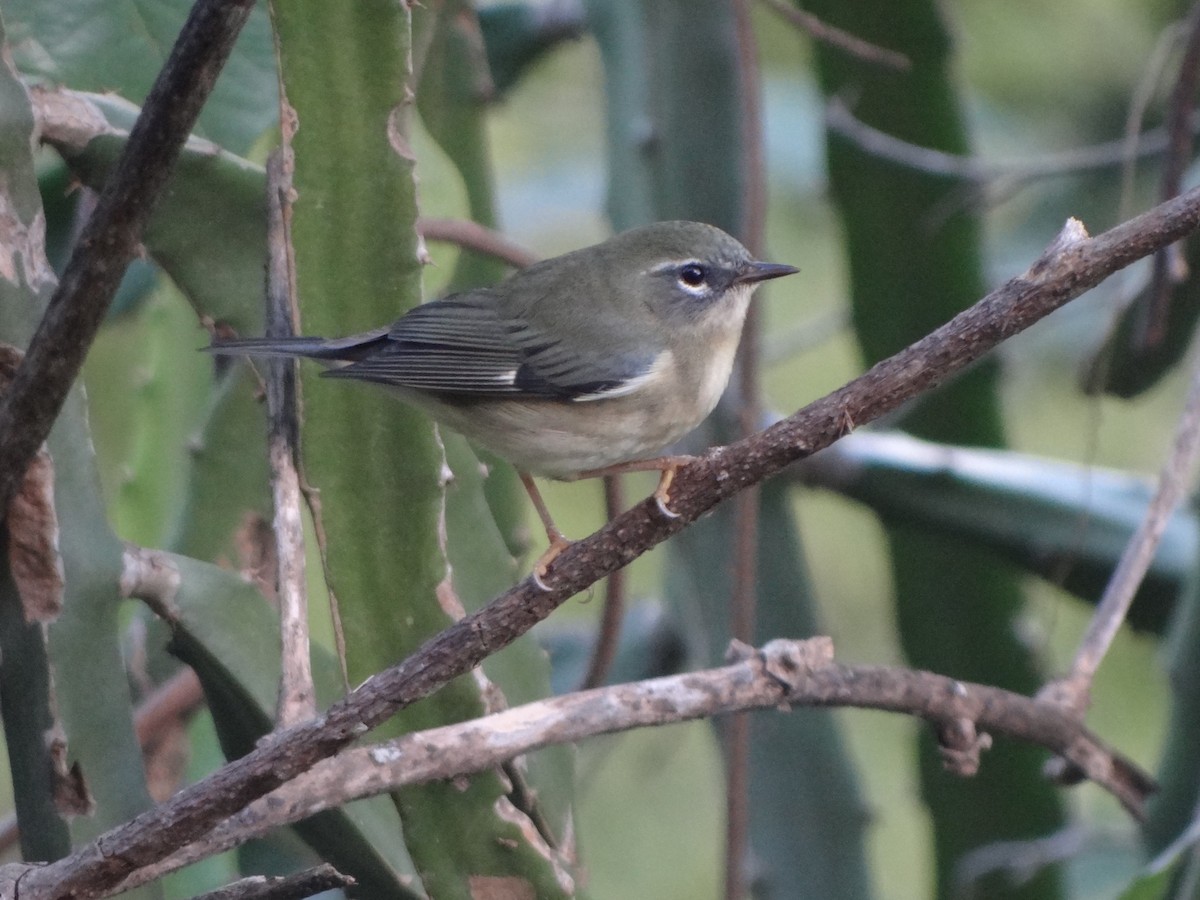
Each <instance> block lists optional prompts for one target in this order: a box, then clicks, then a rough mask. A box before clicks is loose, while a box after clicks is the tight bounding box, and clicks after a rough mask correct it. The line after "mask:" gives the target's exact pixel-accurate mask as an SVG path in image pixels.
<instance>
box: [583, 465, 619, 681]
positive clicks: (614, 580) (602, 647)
mask: <svg viewBox="0 0 1200 900" xmlns="http://www.w3.org/2000/svg"><path fill="white" fill-rule="evenodd" d="M621 488H622V484H621V476H620V475H606V476H605V477H604V512H605V521H608V522H611V521H612V520H613V519H615V518H616V517H617V516H619V515H620V514H621V513H622V511H624V509H625V492H624V491H623V490H622V489H621ZM625 591H626V579H625V570H624V569H617V571H615V572H613V573H612V574H611V575H609V576H608V580H607V581H605V582H604V609H603V610H602V611H601V615H600V624H599V625H598V626H597V627H596V643H595V645H594V646H593V647H592V658H591V661H590V662H589V663H588V669H587V674H586V675H584V676H583V681H582V682H581V683H580V685H579V689H580V690H581V691H586V690H590V689H592V688H598V687H600V686H601V685H602V684H604V682H605V681H606V680H607V679H608V670H609V669H611V668H612V664H613V660H614V659H615V658H616V656H617V646H618V644H619V643H620V641H621V622H622V620H623V619H624V618H625Z"/></svg>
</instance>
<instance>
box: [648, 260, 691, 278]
mask: <svg viewBox="0 0 1200 900" xmlns="http://www.w3.org/2000/svg"><path fill="white" fill-rule="evenodd" d="M702 265H704V262H703V261H702V260H699V259H694V258H691V259H672V260H668V261H667V262H664V263H659V264H658V265H657V266H655V267H654V268H653V269H647V270H646V271H647V273H648V274H650V275H658V274H660V273H661V272H671V271H673V270H675V269H682V268H683V267H684V266H702Z"/></svg>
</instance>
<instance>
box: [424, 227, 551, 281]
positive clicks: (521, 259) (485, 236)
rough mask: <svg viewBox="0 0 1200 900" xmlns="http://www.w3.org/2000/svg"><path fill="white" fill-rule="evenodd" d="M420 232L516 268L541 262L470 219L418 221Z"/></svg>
mask: <svg viewBox="0 0 1200 900" xmlns="http://www.w3.org/2000/svg"><path fill="white" fill-rule="evenodd" d="M417 231H418V232H420V234H421V236H422V237H423V238H425V239H426V240H427V241H442V242H443V243H447V244H456V245H457V246H459V247H462V248H463V249H465V250H472V251H474V252H475V253H482V254H484V255H486V256H494V257H496V259H498V260H501V261H502V262H506V263H508V264H509V265H510V266H512V267H513V268H516V269H523V268H525V267H526V266H532V265H533V264H534V263H535V262H537V261H538V256H537V254H536V253H532V252H530V251H529V250H526V249H525V248H524V247H522V246H521V245H520V244H517V243H514V242H513V241H510V240H509V239H508V238H506V237H505V236H504V235H502V234H500V233H499V232H498V231H494V230H493V229H491V228H488V227H486V226H484V225H480V224H479V223H478V222H472V221H471V220H470V219H417Z"/></svg>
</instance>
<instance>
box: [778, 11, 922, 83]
mask: <svg viewBox="0 0 1200 900" xmlns="http://www.w3.org/2000/svg"><path fill="white" fill-rule="evenodd" d="M763 3H765V4H766V5H767V6H768V7H769V8H770V9H772V10H773V11H775V12H776V13H778V14H779V15H780V16H782V17H783V18H784V19H786V20H787V21H789V22H791V23H792V24H793V25H795V26H796V27H797V28H799V29H801V30H803V31H804V33H805V34H807V35H808V36H809V37H811V38H812V39H813V40H815V41H821V42H822V43H825V44H828V45H829V46H831V47H837V48H838V49H839V50H843V51H845V52H846V53H849V54H850V55H851V56H855V57H857V58H859V59H861V60H863V61H865V62H870V63H877V64H878V65H881V66H887V67H888V68H891V69H895V70H897V71H898V72H907V71H908V70H909V69H911V68H912V61H911V60H910V59H909V58H908V57H907V56H905V55H904V54H903V53H900V52H899V51H897V50H889V49H888V48H887V47H880V46H879V45H878V44H872V43H871V42H870V41H865V40H863V39H862V38H860V37H859V36H858V35H855V34H851V33H850V32H848V31H843V30H842V29H841V28H837V27H835V26H833V25H830V24H829V23H828V22H823V21H821V19H819V18H817V17H816V16H814V15H813V14H812V13H810V12H806V11H805V10H803V9H800V8H799V7H798V6H793V5H791V4H790V3H787V2H786V0H763Z"/></svg>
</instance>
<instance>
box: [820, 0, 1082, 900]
mask: <svg viewBox="0 0 1200 900" xmlns="http://www.w3.org/2000/svg"><path fill="white" fill-rule="evenodd" d="M802 5H803V6H804V7H805V8H806V9H808V10H809V11H810V12H812V13H814V14H815V15H816V16H817V17H818V18H820V19H821V20H822V21H823V22H825V23H828V24H829V25H832V26H834V27H837V28H840V29H843V30H844V31H846V32H848V33H850V34H853V35H855V36H856V37H859V38H862V39H864V40H866V41H868V42H870V43H872V44H875V45H878V46H882V47H885V48H888V49H890V50H894V51H898V52H900V53H903V54H904V55H905V56H906V57H907V58H908V60H909V63H910V67H909V68H908V69H907V70H906V71H903V72H900V71H897V70H895V69H893V68H890V67H887V66H882V65H879V64H877V63H876V62H874V61H866V60H863V59H861V58H859V57H856V56H854V55H852V54H849V53H846V52H844V51H843V50H842V49H841V48H837V47H833V46H831V45H829V44H827V43H824V42H818V43H817V44H816V45H815V58H816V64H817V65H816V71H817V74H818V77H819V79H820V82H821V90H822V92H823V94H824V96H825V98H826V99H827V100H833V99H835V98H837V99H840V100H842V101H843V102H846V100H847V98H850V97H852V98H853V101H852V102H853V109H854V114H855V116H856V117H857V118H859V119H860V120H861V121H863V122H864V123H866V124H867V125H869V126H871V127H873V128H876V129H879V130H881V131H883V132H885V133H886V134H889V135H892V136H894V137H896V138H898V139H900V140H903V141H907V142H909V143H912V144H915V145H918V146H921V147H930V148H933V149H936V150H940V151H943V152H948V153H955V154H969V152H970V139H969V135H968V132H967V127H966V121H965V119H966V116H965V113H964V104H963V103H962V101H961V100H960V97H959V88H958V81H957V80H956V67H955V63H956V62H957V60H956V59H955V58H954V55H953V52H954V49H955V46H954V44H953V42H952V40H951V35H950V29H949V28H948V23H947V20H946V13H947V10H948V8H947V7H946V6H944V5H943V4H939V3H937V2H935V0H901V2H895V0H867V2H859V3H851V4H847V3H839V2H836V0H807V2H804V3H803V4H802ZM826 147H827V159H828V167H829V179H830V189H831V192H832V195H833V198H834V201H835V203H836V205H837V211H838V214H839V217H840V221H841V224H842V227H843V230H844V234H845V243H846V252H847V255H848V275H847V277H848V279H849V283H850V285H851V288H852V290H851V301H852V318H853V323H854V327H855V333H856V336H857V338H858V341H859V345H860V347H861V349H862V356H863V360H864V363H865V364H867V365H870V364H872V363H874V362H876V361H877V360H880V359H882V358H884V357H886V356H888V355H890V354H892V353H894V352H896V351H897V350H899V349H901V348H902V347H905V346H907V345H908V344H910V343H912V342H913V341H915V340H917V339H919V338H921V337H923V336H924V335H925V334H927V333H928V332H930V331H931V330H933V329H934V328H935V327H937V326H939V325H941V324H942V323H944V322H945V321H947V320H948V319H950V318H951V317H952V316H953V315H955V314H956V313H958V312H959V311H960V310H962V309H965V308H966V307H967V306H969V305H970V304H972V303H974V302H975V301H976V300H977V299H978V298H979V297H981V296H982V295H983V293H984V285H985V279H984V274H983V259H982V251H981V222H980V214H979V211H978V206H977V205H973V204H970V203H967V202H964V200H963V197H962V195H961V193H960V188H961V185H960V183H959V182H957V181H955V180H953V179H950V178H946V177H942V176H938V175H935V174H931V173H929V172H927V171H922V170H919V169H917V168H916V167H909V166H904V165H899V164H897V163H895V162H892V161H889V160H885V159H882V158H880V157H877V156H874V155H872V154H870V153H868V152H866V151H865V150H864V149H863V148H861V147H859V146H858V145H857V144H855V143H854V142H853V141H852V140H850V139H849V138H847V137H844V136H840V135H837V134H834V133H832V132H827V135H826ZM998 376H999V366H998V364H997V362H996V358H995V357H994V356H993V357H990V358H988V359H985V360H983V361H982V362H980V363H979V364H977V365H975V366H974V367H972V368H971V369H969V370H968V371H967V372H966V373H965V374H964V375H962V376H960V377H959V378H957V379H955V380H954V381H952V382H950V383H949V384H947V385H944V386H942V387H941V388H940V389H938V390H936V391H933V392H931V393H928V394H925V395H924V396H923V397H921V398H920V400H918V401H917V402H915V403H914V404H912V405H911V407H909V408H908V409H906V410H905V414H904V417H903V419H902V422H901V426H900V427H903V428H904V429H905V430H907V431H910V432H912V433H913V434H916V435H918V436H920V437H924V438H926V439H929V440H937V441H942V442H947V443H959V444H971V445H978V446H1000V445H1002V444H1003V443H1004V429H1003V425H1002V422H1001V408H1000V402H999V398H998V395H997V391H996V388H997V381H998ZM887 537H888V541H889V549H890V551H891V558H892V572H893V578H894V582H895V594H896V611H895V615H896V619H897V621H898V623H899V628H900V638H901V644H902V647H903V649H904V653H905V656H906V657H907V659H908V661H909V663H910V664H912V665H914V666H917V667H920V668H923V669H930V670H932V671H936V672H940V673H943V674H946V675H950V676H953V677H958V678H965V679H969V680H973V681H983V682H986V683H989V684H998V685H1000V686H1002V687H1005V688H1008V689H1010V690H1014V691H1018V692H1021V693H1030V692H1032V691H1034V690H1036V689H1037V687H1038V686H1039V684H1040V683H1041V680H1042V678H1041V674H1040V673H1039V672H1038V671H1037V669H1036V664H1035V660H1034V659H1033V658H1032V655H1031V653H1030V649H1029V647H1028V646H1026V645H1025V644H1024V643H1023V642H1022V641H1021V640H1020V638H1019V637H1018V633H1019V632H1018V628H1017V627H1016V625H1017V622H1016V619H1017V617H1018V616H1019V614H1020V611H1021V604H1022V597H1021V593H1020V590H1019V586H1018V583H1017V581H1016V578H1015V576H1014V574H1013V572H1012V571H1011V570H1009V569H1007V568H1005V567H1004V566H1002V565H1001V564H1000V563H998V562H996V561H995V560H994V559H993V558H992V557H991V556H990V555H989V554H987V553H986V552H983V551H980V550H976V549H972V548H966V547H964V546H963V545H962V543H961V542H955V541H952V540H947V539H943V538H938V537H931V536H930V535H928V534H925V533H922V532H920V531H918V530H916V529H914V528H911V527H907V526H905V525H903V524H892V525H889V526H888V528H887ZM964 597H969V598H970V601H971V602H969V603H964V602H963V598H964ZM1042 762H1043V760H1042V755H1041V753H1040V752H1038V751H1037V750H1036V749H1034V748H1032V747H1029V746H1022V745H1018V746H1014V747H1011V748H1006V749H1005V752H1004V753H1002V754H1001V753H995V754H992V755H991V756H990V757H989V758H988V761H987V764H986V765H985V766H983V767H982V768H981V770H980V772H979V774H978V775H977V776H976V777H974V778H971V779H969V780H955V779H951V778H949V777H947V775H946V773H945V772H944V770H943V766H942V762H941V759H940V757H939V751H938V748H937V746H936V742H935V741H934V739H933V736H932V735H931V734H930V732H929V731H928V730H924V731H922V732H921V740H920V759H919V764H920V772H921V786H922V795H923V798H924V800H925V802H926V804H927V805H928V806H929V812H930V817H931V820H932V822H933V829H934V832H933V833H934V843H935V847H936V854H937V859H936V864H937V886H938V887H937V890H938V896H939V897H950V896H953V895H954V893H955V890H956V888H955V866H956V864H957V860H958V859H959V858H961V856H962V855H963V854H965V853H968V852H970V851H971V850H974V849H977V848H979V847H981V846H985V845H987V844H991V843H993V842H995V841H998V840H1023V839H1028V838H1036V837H1040V836H1044V835H1046V834H1049V833H1051V832H1054V831H1057V830H1058V829H1060V828H1061V827H1062V825H1063V821H1064V815H1063V809H1062V804H1061V802H1060V800H1059V798H1058V796H1057V794H1056V792H1055V789H1054V788H1053V787H1052V786H1051V785H1050V784H1049V783H1048V782H1047V781H1046V779H1045V778H1044V777H1043V775H1042V772H1041V767H1042ZM1061 881H1062V878H1061V872H1060V871H1059V870H1058V868H1056V867H1048V868H1046V869H1044V870H1042V871H1041V872H1039V873H1038V874H1037V875H1035V876H1034V877H1033V878H1032V879H1030V880H1029V881H1028V882H1026V883H1025V884H1023V885H1020V886H1016V885H1011V884H1008V883H1006V882H1004V881H1003V880H1002V879H1000V878H994V879H988V880H987V882H986V883H985V884H981V885H978V886H976V889H977V890H979V891H984V892H988V896H990V897H994V898H996V900H1000V898H1017V897H1020V898H1056V897H1060V896H1062V893H1063V887H1062V883H1061Z"/></svg>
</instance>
